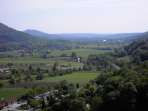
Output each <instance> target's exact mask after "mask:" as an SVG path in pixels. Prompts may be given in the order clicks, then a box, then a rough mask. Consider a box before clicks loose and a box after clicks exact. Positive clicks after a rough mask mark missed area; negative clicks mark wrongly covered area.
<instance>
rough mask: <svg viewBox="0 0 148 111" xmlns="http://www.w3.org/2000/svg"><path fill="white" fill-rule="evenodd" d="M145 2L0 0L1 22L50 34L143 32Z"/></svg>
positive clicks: (146, 15) (146, 14) (146, 11)
mask: <svg viewBox="0 0 148 111" xmlns="http://www.w3.org/2000/svg"><path fill="white" fill-rule="evenodd" d="M147 4H148V1H147V0H124V1H121V0H11V1H10V0H1V1H0V7H1V10H0V22H2V23H4V24H6V25H8V26H10V27H12V28H15V29H18V30H26V29H34V30H39V31H43V32H46V33H51V34H52V33H97V34H98V33H99V34H102V33H103V34H106V33H107V34H110V33H134V32H145V31H147V30H148V29H147V27H148V22H147V20H148V9H147Z"/></svg>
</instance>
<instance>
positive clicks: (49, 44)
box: [0, 23, 71, 51]
mask: <svg viewBox="0 0 148 111" xmlns="http://www.w3.org/2000/svg"><path fill="white" fill-rule="evenodd" d="M70 45H71V44H70V43H69V41H65V40H49V39H47V38H41V37H37V36H33V35H30V34H27V33H25V32H21V31H18V30H15V29H13V28H10V27H9V26H7V25H5V24H3V23H0V51H8V50H29V51H31V50H33V49H42V50H48V49H63V48H68V47H70Z"/></svg>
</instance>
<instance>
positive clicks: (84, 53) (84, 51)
mask: <svg viewBox="0 0 148 111" xmlns="http://www.w3.org/2000/svg"><path fill="white" fill-rule="evenodd" d="M72 52H75V53H76V54H77V55H78V56H80V57H82V58H87V57H88V56H89V55H90V54H96V55H99V54H105V53H107V52H110V51H109V50H97V49H87V48H86V49H85V48H80V49H72V50H63V51H61V50H56V51H51V52H50V54H49V55H50V56H61V55H62V54H66V55H68V56H70V55H71V53H72Z"/></svg>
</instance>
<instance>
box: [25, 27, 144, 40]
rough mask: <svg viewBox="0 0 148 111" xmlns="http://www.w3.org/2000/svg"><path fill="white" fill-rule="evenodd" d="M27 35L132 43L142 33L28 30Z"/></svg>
mask: <svg viewBox="0 0 148 111" xmlns="http://www.w3.org/2000/svg"><path fill="white" fill-rule="evenodd" d="M24 32H25V33H27V34H30V35H33V36H37V37H46V38H48V39H61V40H72V41H81V42H84V41H99V40H101V41H102V40H104V39H107V40H124V41H129V40H130V41H131V40H134V39H136V38H138V37H139V35H141V34H142V33H114V34H99V33H61V34H48V33H45V32H41V31H38V30H33V29H28V30H25V31H24Z"/></svg>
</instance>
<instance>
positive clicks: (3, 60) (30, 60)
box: [0, 57, 82, 66]
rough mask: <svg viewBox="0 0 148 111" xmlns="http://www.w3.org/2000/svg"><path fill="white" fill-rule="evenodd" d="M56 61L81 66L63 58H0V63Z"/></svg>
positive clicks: (48, 62) (46, 62)
mask: <svg viewBox="0 0 148 111" xmlns="http://www.w3.org/2000/svg"><path fill="white" fill-rule="evenodd" d="M55 62H58V63H59V64H60V65H69V64H71V65H72V66H81V65H82V63H78V62H72V61H64V60H57V61H56V60H51V59H43V58H33V57H25V58H24V57H19V58H0V64H7V63H13V64H54V63H55Z"/></svg>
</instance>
